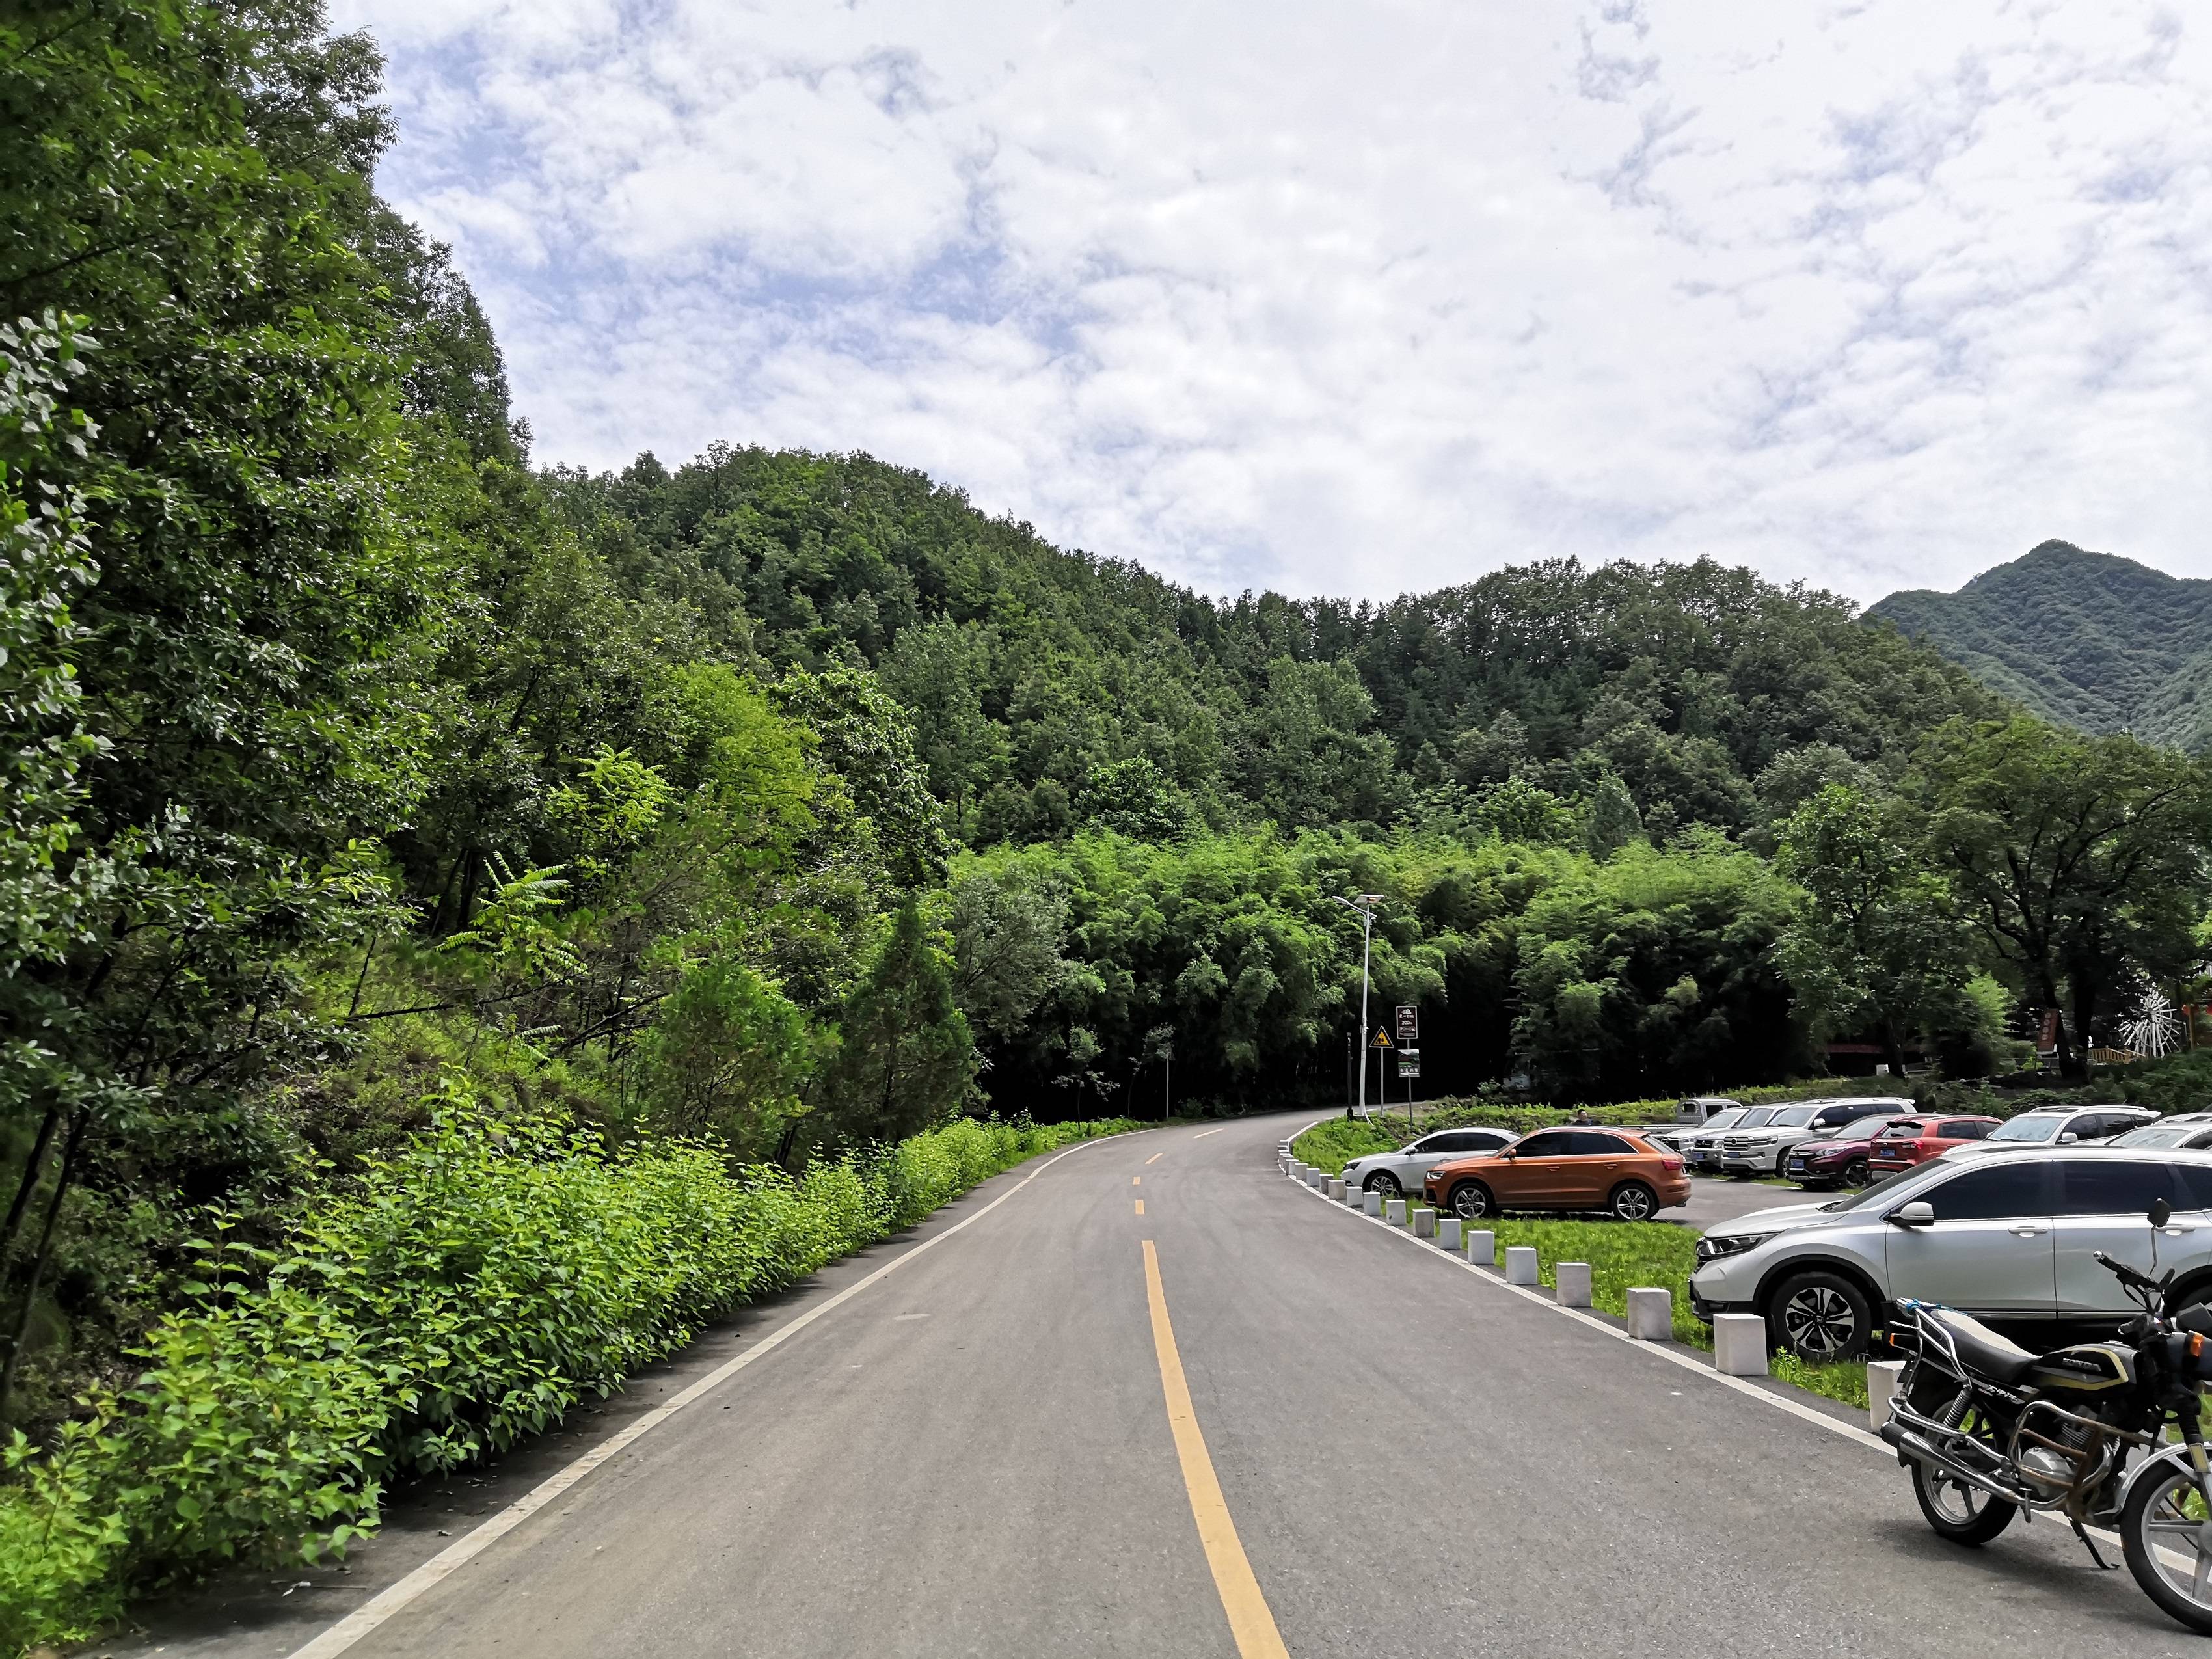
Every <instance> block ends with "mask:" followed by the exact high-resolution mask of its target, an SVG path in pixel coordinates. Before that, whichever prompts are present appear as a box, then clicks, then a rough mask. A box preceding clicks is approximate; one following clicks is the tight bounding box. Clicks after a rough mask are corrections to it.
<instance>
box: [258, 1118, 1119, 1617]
mask: <svg viewBox="0 0 2212 1659" xmlns="http://www.w3.org/2000/svg"><path fill="white" fill-rule="evenodd" d="M1117 1138H1118V1137H1115V1136H1109V1135H1102V1136H1100V1137H1099V1138H1098V1139H1096V1140H1086V1141H1085V1142H1083V1143H1082V1145H1081V1146H1070V1147H1069V1148H1068V1149H1067V1150H1066V1152H1055V1153H1054V1155H1053V1156H1052V1157H1050V1158H1047V1159H1045V1161H1044V1162H1043V1163H1042V1164H1038V1165H1037V1166H1036V1169H1034V1170H1030V1173H1029V1174H1028V1175H1026V1176H1023V1177H1022V1179H1021V1180H1019V1181H1018V1182H1015V1183H1014V1184H1013V1185H1012V1187H1010V1188H1007V1189H1006V1191H1005V1192H1003V1193H1000V1194H999V1195H998V1196H997V1197H996V1198H994V1199H993V1200H991V1201H990V1202H989V1203H988V1204H986V1205H985V1206H983V1207H982V1208H981V1209H980V1210H978V1211H976V1212H975V1214H973V1215H971V1216H969V1217H968V1218H966V1219H965V1220H963V1221H956V1222H954V1223H953V1224H952V1225H951V1226H950V1227H947V1228H946V1229H945V1231H943V1232H941V1233H938V1234H936V1235H934V1236H933V1237H929V1238H925V1239H923V1240H922V1241H921V1243H919V1244H916V1245H915V1247H914V1248H913V1249H910V1250H908V1251H906V1252H905V1253H904V1254H903V1255H896V1256H893V1257H892V1258H891V1259H890V1261H886V1262H884V1265H883V1266H882V1267H878V1268H877V1269H876V1270H875V1272H873V1273H870V1274H869V1275H868V1276H867V1277H866V1279H860V1280H858V1281H856V1282H855V1283H854V1284H851V1285H847V1286H846V1287H845V1288H844V1289H843V1290H842V1291H838V1292H837V1294H836V1295H835V1296H833V1297H829V1300H827V1301H825V1302H823V1303H819V1304H817V1305H816V1306H814V1307H811V1308H809V1309H808V1310H806V1311H805V1313H803V1314H801V1315H799V1317H797V1318H796V1319H793V1320H792V1321H791V1322H789V1323H787V1324H784V1325H779V1326H778V1327H776V1328H775V1330H773V1331H771V1332H769V1334H767V1335H766V1336H764V1337H763V1338H762V1339H761V1340H759V1341H758V1342H756V1343H755V1344H754V1345H753V1346H751V1347H750V1348H748V1349H746V1350H745V1351H744V1352H743V1353H741V1354H738V1356H737V1357H736V1358H732V1359H728V1360H726V1361H724V1362H723V1363H722V1364H720V1365H718V1366H716V1367H715V1368H714V1370H711V1371H709V1372H708V1373H707V1375H706V1376H702V1377H701V1378H700V1379H699V1380H698V1381H697V1382H696V1383H693V1384H691V1386H690V1388H688V1389H684V1391H683V1392H682V1393H681V1394H679V1395H677V1396H676V1397H675V1398H674V1399H672V1400H671V1401H668V1402H667V1403H666V1404H665V1405H662V1406H656V1407H653V1410H651V1411H649V1412H647V1413H645V1415H643V1416H642V1417H641V1418H639V1419H637V1420H636V1421H635V1423H632V1424H631V1425H629V1427H628V1428H625V1429H623V1430H621V1431H618V1432H617V1433H615V1434H611V1435H610V1436H608V1437H606V1438H605V1440H602V1441H601V1442H599V1444H598V1445H596V1446H594V1447H592V1449H590V1450H589V1451H587V1452H586V1453H585V1454H584V1455H582V1456H581V1457H579V1458H578V1459H576V1461H575V1462H573V1463H571V1464H569V1465H568V1467H567V1468H563V1469H561V1470H559V1471H558V1472H556V1473H555V1474H550V1475H549V1476H547V1477H546V1478H545V1479H544V1480H542V1481H540V1482H538V1485H537V1486H533V1487H532V1488H531V1489H530V1490H529V1491H528V1492H525V1493H523V1495H522V1496H521V1497H520V1498H516V1499H515V1500H514V1502H513V1503H512V1504H508V1505H507V1507H506V1508H505V1509H503V1510H501V1511H500V1512H499V1513H498V1514H496V1515H495V1516H492V1517H491V1518H490V1519H489V1520H488V1521H486V1522H484V1523H483V1525H482V1526H480V1527H478V1528H476V1530H475V1531H473V1532H471V1533H470V1534H468V1535H467V1536H466V1537H465V1538H463V1539H461V1540H460V1541H458V1542H456V1543H453V1544H450V1545H448V1546H447V1547H446V1548H444V1549H442V1550H441V1551H439V1552H438V1553H437V1554H435V1555H434V1556H432V1557H431V1558H430V1559H428V1561H425V1562H424V1563H423V1564H422V1565H421V1566H419V1567H417V1568H416V1569H415V1571H412V1572H410V1573H409V1574H408V1575H407V1576H406V1577H404V1578H402V1579H401V1580H400V1581H399V1582H398V1583H396V1584H391V1585H387V1586H386V1588H385V1589H383V1590H381V1591H380V1592H379V1593H378V1594H377V1595H374V1596H372V1597H371V1598H370V1599H369V1600H368V1601H364V1602H363V1603H362V1605H361V1606H359V1607H356V1608H355V1609H354V1610H353V1611H352V1612H351V1613H348V1614H346V1616H345V1617H344V1618H343V1619H341V1620H338V1622H337V1624H335V1625H332V1626H331V1627H330V1628H329V1629H328V1630H326V1631H325V1632H323V1633H322V1634H321V1635H320V1636H318V1637H315V1638H313V1640H311V1641H309V1642H308V1643H307V1644H306V1645H305V1646H303V1647H300V1648H296V1649H295V1650H293V1652H292V1655H291V1659H332V1656H333V1655H336V1654H340V1653H343V1652H344V1651H345V1650H347V1649H348V1648H349V1647H351V1646H353V1644H355V1643H356V1642H358V1641H360V1640H361V1638H362V1637H364V1636H367V1635H368V1634H369V1633H370V1632H372V1631H374V1630H375V1629H376V1628H377V1627H378V1626H380V1625H382V1624H383V1623H384V1622H385V1621H386V1620H389V1619H390V1618H392V1615H393V1614H395V1613H399V1612H401V1611H403V1610H404V1609H405V1608H406V1607H408V1606H409V1605H410V1604H411V1603H413V1602H415V1601H419V1600H420V1599H421V1598H422V1596H423V1595H426V1594H427V1593H428V1592H429V1591H430V1590H432V1589H435V1588H436V1587H437V1586H438V1585H439V1584H441V1583H444V1582H445V1580H446V1579H447V1578H449V1577H452V1576H453V1574H454V1573H455V1572H457V1571H459V1570H460V1569H461V1568H462V1567H465V1566H466V1565H468V1564H469V1563H470V1562H471V1561H472V1560H474V1559H476V1558H477V1556H479V1555H481V1554H483V1553H484V1551H486V1550H487V1549H489V1548H490V1547H492V1546H493V1545H494V1544H495V1543H497V1542H498V1541H500V1540H501V1539H502V1538H504V1537H505V1536H507V1534H508V1533H510V1532H513V1530H514V1529H515V1528H517V1527H519V1526H520V1525H521V1524H522V1523H523V1522H525V1521H527V1520H528V1519H529V1518H530V1517H531V1516H533V1515H535V1514H537V1513H538V1510H542V1509H544V1507H545V1506H546V1505H547V1504H550V1503H551V1502H553V1501H554V1499H556V1498H559V1497H560V1496H561V1495H562V1493H563V1492H567V1491H568V1488H569V1487H571V1486H574V1485H575V1484H576V1483H577V1482H578V1481H579V1480H582V1479H583V1478H584V1477H585V1476H586V1475H587V1474H590V1473H591V1472H592V1470H593V1469H595V1468H599V1465H600V1464H602V1463H604V1462H606V1461H607V1460H608V1459H609V1458H611V1457H612V1456H614V1455H616V1454H617V1453H618V1452H620V1451H622V1450H623V1449H625V1448H627V1447H628V1446H629V1444H630V1443H632V1442H634V1441H636V1440H639V1439H641V1438H643V1437H645V1436H646V1435H647V1434H649V1433H651V1432H652V1431H653V1430H655V1429H657V1428H659V1426H660V1425H662V1424H663V1423H665V1422H666V1421H667V1420H668V1419H670V1418H671V1417H673V1416H675V1415H676V1413H678V1412H680V1411H682V1410H683V1409H684V1407H686V1406H688V1405H690V1403H691V1402H692V1401H695V1400H698V1399H700V1398H702V1396H704V1395H708V1394H710V1393H712V1392H713V1391H714V1389H717V1388H720V1386H721V1385H722V1384H723V1383H726V1382H728V1381H729V1380H730V1378H732V1376H736V1375H737V1374H738V1372H739V1371H741V1370H744V1368H745V1367H746V1366H748V1365H750V1364H752V1363H753V1361H755V1360H756V1359H758V1358H760V1357H761V1356H762V1355H763V1354H765V1353H768V1352H772V1351H773V1350H774V1349H775V1348H777V1347H779V1346H781V1345H782V1343H783V1342H784V1340H786V1339H787V1338H788V1337H793V1336H796V1335H798V1334H799V1332H800V1331H802V1330H804V1329H805V1328H806V1327H808V1326H809V1325H811V1324H812V1323H813V1322H815V1321H816V1320H817V1319H819V1318H821V1317H822V1316H823V1315H824V1314H826V1313H828V1312H829V1310H831V1309H832V1308H836V1307H838V1306H840V1305H842V1304H844V1303H847V1302H849V1301H851V1300H852V1299H853V1298H854V1297H856V1296H858V1295H859V1294H860V1292H861V1291H865V1290H866V1289H867V1288H868V1286H869V1285H872V1284H874V1283H875V1282H876V1281H877V1280H878V1279H881V1278H883V1277H884V1275H885V1274H886V1273H894V1272H896V1270H897V1269H899V1268H901V1267H905V1266H906V1264H907V1263H908V1262H909V1261H913V1260H914V1259H915V1257H916V1256H918V1255H921V1253H922V1252H923V1251H924V1250H928V1249H934V1248H935V1247H936V1246H938V1245H939V1244H942V1243H944V1242H945V1240H946V1239H948V1238H950V1237H952V1235H953V1234H955V1233H957V1232H959V1231H962V1230H963V1228H967V1227H972V1226H974V1225H975V1224H976V1223H977V1222H979V1221H981V1219H982V1218H984V1217H985V1216H987V1215H988V1214H990V1213H991V1212H992V1211H994V1210H995V1209H997V1208H998V1207H999V1206H1000V1205H1001V1204H1003V1203H1005V1202H1006V1200H1008V1199H1010V1198H1012V1196H1013V1195H1014V1194H1016V1193H1018V1192H1019V1191H1021V1189H1022V1188H1024V1187H1026V1186H1028V1185H1029V1184H1030V1182H1032V1181H1035V1180H1036V1178H1037V1177H1038V1176H1041V1175H1042V1174H1043V1173H1044V1172H1045V1171H1046V1170H1049V1169H1050V1168H1052V1166H1053V1165H1054V1164H1057V1163H1059V1162H1060V1159H1061V1158H1073V1156H1074V1155H1075V1154H1076V1153H1078V1152H1082V1151H1084V1150H1085V1148H1086V1147H1091V1146H1103V1145H1105V1144H1106V1142H1107V1141H1108V1140H1109V1139H1117ZM561 1513H562V1514H563V1515H566V1514H568V1510H562V1511H561Z"/></svg>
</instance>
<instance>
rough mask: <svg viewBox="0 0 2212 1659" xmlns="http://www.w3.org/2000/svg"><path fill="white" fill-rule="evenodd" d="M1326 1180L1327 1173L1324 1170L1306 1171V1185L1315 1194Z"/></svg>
mask: <svg viewBox="0 0 2212 1659" xmlns="http://www.w3.org/2000/svg"><path fill="white" fill-rule="evenodd" d="M1326 1180H1328V1171H1327V1170H1307V1171H1306V1185H1307V1186H1309V1187H1311V1188H1314V1189H1315V1190H1316V1192H1318V1191H1319V1190H1320V1189H1321V1184H1322V1182H1324V1181H1326Z"/></svg>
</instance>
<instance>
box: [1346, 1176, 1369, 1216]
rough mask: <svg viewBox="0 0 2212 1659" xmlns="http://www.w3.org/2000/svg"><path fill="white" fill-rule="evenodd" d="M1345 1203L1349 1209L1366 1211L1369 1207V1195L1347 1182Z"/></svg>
mask: <svg viewBox="0 0 2212 1659" xmlns="http://www.w3.org/2000/svg"><path fill="white" fill-rule="evenodd" d="M1344 1201H1345V1204H1346V1206H1347V1207H1349V1208H1352V1209H1354V1210H1364V1209H1365V1208H1366V1207H1367V1194H1364V1193H1363V1192H1361V1191H1360V1190H1359V1188H1357V1187H1355V1186H1353V1185H1352V1183H1351V1182H1348V1181H1347V1182H1345V1183H1344Z"/></svg>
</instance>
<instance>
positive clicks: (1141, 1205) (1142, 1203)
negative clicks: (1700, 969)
mask: <svg viewBox="0 0 2212 1659" xmlns="http://www.w3.org/2000/svg"><path fill="white" fill-rule="evenodd" d="M1144 1212H1145V1200H1143V1199H1141V1198H1140V1199H1139V1200H1137V1213H1138V1214H1139V1215H1142V1214H1144Z"/></svg>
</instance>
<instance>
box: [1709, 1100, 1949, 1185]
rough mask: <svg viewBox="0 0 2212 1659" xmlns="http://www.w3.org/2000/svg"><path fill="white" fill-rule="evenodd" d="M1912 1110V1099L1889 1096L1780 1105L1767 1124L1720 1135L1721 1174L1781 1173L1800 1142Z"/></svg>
mask: <svg viewBox="0 0 2212 1659" xmlns="http://www.w3.org/2000/svg"><path fill="white" fill-rule="evenodd" d="M1911 1109H1912V1103H1911V1101H1909V1100H1900V1099H1899V1098H1897V1097H1894V1096H1889V1095H1850V1096H1846V1097H1844V1098H1842V1099H1838V1100H1801V1101H1799V1102H1798V1103H1796V1105H1794V1106H1783V1107H1778V1108H1777V1109H1776V1110H1775V1114H1774V1115H1773V1116H1772V1117H1770V1118H1769V1119H1767V1120H1766V1122H1765V1127H1760V1128H1756V1129H1751V1128H1745V1129H1738V1130H1735V1131H1733V1132H1731V1133H1728V1134H1724V1135H1723V1136H1722V1137H1721V1139H1720V1154H1721V1173H1722V1174H1723V1175H1732V1176H1778V1175H1780V1174H1781V1173H1782V1170H1783V1165H1784V1163H1785V1162H1786V1161H1787V1160H1788V1158H1789V1157H1790V1148H1791V1147H1792V1146H1797V1145H1799V1144H1800V1143H1801V1142H1803V1141H1808V1140H1817V1139H1820V1137H1822V1136H1823V1135H1827V1134H1832V1133H1834V1132H1835V1131H1837V1130H1838V1129H1840V1128H1842V1127H1844V1125H1845V1124H1846V1123H1852V1122H1856V1121H1857V1120H1859V1119H1860V1118H1863V1117H1874V1116H1876V1115H1881V1116H1884V1117H1893V1116H1895V1115H1897V1114H1898V1113H1899V1112H1909V1111H1911Z"/></svg>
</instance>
